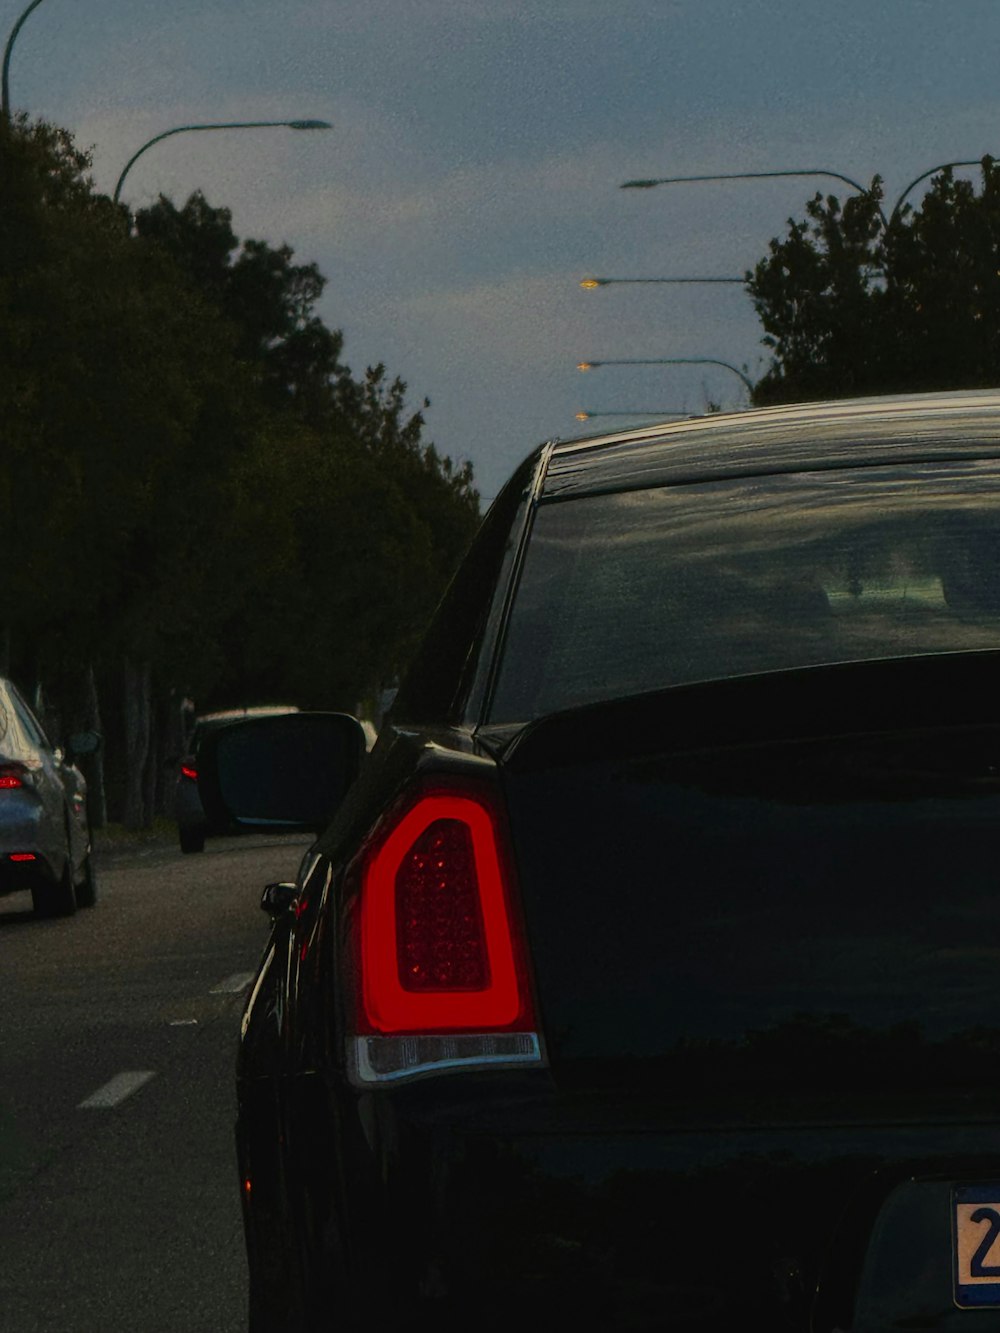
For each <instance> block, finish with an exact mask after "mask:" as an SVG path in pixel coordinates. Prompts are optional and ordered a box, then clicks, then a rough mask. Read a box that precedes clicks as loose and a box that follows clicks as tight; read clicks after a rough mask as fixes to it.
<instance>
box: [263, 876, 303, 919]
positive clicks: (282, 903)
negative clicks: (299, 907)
mask: <svg viewBox="0 0 1000 1333" xmlns="http://www.w3.org/2000/svg"><path fill="white" fill-rule="evenodd" d="M297 893H298V885H296V884H268V885H267V887H266V888H265V889H264V892H263V893H262V894H261V896H260V905H261V908H262V909H263V910H264V911H265V912H266V913H267V914H268V916H269V917H270V918H271V920H272V921H275V920H277V918H278V917H279V916H284V915H285V913H286V912H287V911H288V910H289V909H290V908H291V906H292V903H294V902H295V895H296V894H297Z"/></svg>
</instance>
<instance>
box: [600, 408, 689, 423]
mask: <svg viewBox="0 0 1000 1333" xmlns="http://www.w3.org/2000/svg"><path fill="white" fill-rule="evenodd" d="M696 415H697V413H695V412H688V411H686V410H684V409H682V408H679V407H657V408H652V409H651V410H650V411H648V412H639V411H636V412H575V413H574V416H575V417H576V419H577V421H589V420H590V418H591V417H691V416H696Z"/></svg>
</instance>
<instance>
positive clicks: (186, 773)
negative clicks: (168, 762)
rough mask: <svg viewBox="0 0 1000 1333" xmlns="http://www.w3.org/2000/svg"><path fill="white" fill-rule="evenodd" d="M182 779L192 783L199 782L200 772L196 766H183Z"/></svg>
mask: <svg viewBox="0 0 1000 1333" xmlns="http://www.w3.org/2000/svg"><path fill="white" fill-rule="evenodd" d="M181 777H182V778H188V779H189V780H190V781H191V782H197V781H198V770H197V768H195V766H194V764H181Z"/></svg>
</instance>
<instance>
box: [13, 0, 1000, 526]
mask: <svg viewBox="0 0 1000 1333" xmlns="http://www.w3.org/2000/svg"><path fill="white" fill-rule="evenodd" d="M23 7H24V5H23V3H22V0H14V2H13V3H11V0H0V41H5V40H6V35H7V34H8V33H9V32H10V30H11V29H12V27H13V25H14V23H15V22H16V21H17V18H18V15H19V14H20V13H21V12H22V10H23ZM998 67H1000V4H998V3H997V0H877V3H873V2H872V0H794V2H793V0H742V2H740V3H737V2H736V0H603V2H602V3H597V2H596V0H535V3H529V2H528V0H322V2H320V0H269V2H268V3H262V0H42V3H41V4H40V5H39V6H38V8H37V9H36V10H35V11H34V12H32V13H31V14H30V16H29V17H28V18H27V20H26V22H25V24H24V26H23V28H22V29H21V32H20V34H19V36H18V38H17V41H16V43H15V46H14V48H13V52H12V56H11V63H10V87H11V101H12V105H13V107H14V108H15V109H21V110H26V111H28V112H29V113H30V114H31V115H33V116H41V117H44V118H45V119H48V120H52V121H55V122H56V123H58V124H60V125H63V126H65V127H67V128H68V129H69V130H71V132H72V133H73V135H74V136H75V138H76V141H77V143H78V145H79V146H81V147H84V148H88V149H91V150H92V153H93V175H94V179H95V181H96V184H97V186H98V187H99V188H100V189H102V190H105V191H107V192H108V193H110V192H111V191H112V190H113V189H114V186H115V182H116V180H117V178H118V175H119V173H120V171H121V170H122V168H123V166H124V165H125V163H126V162H127V161H128V159H129V158H130V157H131V155H132V154H133V153H134V152H135V151H136V150H137V149H138V148H139V147H141V146H142V144H143V143H145V142H146V140H148V139H150V138H152V137H153V136H154V135H156V134H160V133H162V132H163V131H164V130H167V129H171V128H173V127H175V126H179V125H189V124H196V123H211V122H218V121H235V120H240V121H243V120H275V119H297V118H304V117H315V118H319V119H324V120H328V121H330V122H332V124H333V127H334V128H333V129H332V130H331V131H329V132H315V133H294V132H292V131H288V130H284V129H270V130H241V131H227V132H223V131H219V132H213V133H206V134H179V135H175V136H172V137H171V138H170V139H168V140H166V141H165V142H164V143H161V144H158V145H156V146H155V147H153V148H151V149H150V150H149V151H148V153H145V154H144V155H143V156H142V157H141V158H140V160H139V161H138V162H137V163H136V164H135V166H134V167H133V168H132V170H131V171H130V172H129V175H128V177H127V179H126V181H125V184H124V187H123V190H122V198H123V200H124V201H125V202H127V203H128V204H130V205H132V206H133V207H142V206H144V205H146V204H148V203H150V202H151V201H153V200H154V199H155V198H156V197H157V195H158V194H160V193H161V192H162V193H164V194H167V195H169V196H171V197H172V198H173V199H174V200H175V201H177V202H178V203H183V201H184V200H185V199H186V198H187V196H188V195H189V194H190V193H191V192H192V191H194V190H196V189H200V190H202V191H203V192H204V193H205V195H206V196H207V198H208V199H209V201H210V202H211V203H212V204H214V205H224V206H226V207H228V208H230V209H231V210H232V214H233V225H234V228H235V230H236V232H237V234H238V235H240V236H241V237H258V238H261V239H264V240H267V241H269V242H271V243H272V244H281V243H287V244H289V245H290V246H291V247H292V248H293V250H294V251H295V255H296V258H297V259H298V260H299V261H301V262H313V261H314V262H316V263H317V264H318V265H319V268H320V270H321V271H322V273H323V274H324V275H325V276H326V278H327V287H326V290H325V292H324V296H323V298H322V302H321V305H320V307H319V314H320V315H321V316H322V317H323V319H324V320H325V322H326V323H327V324H328V325H329V326H330V327H333V328H339V329H342V330H343V332H344V336H345V349H344V359H345V360H346V362H347V363H348V364H349V365H350V366H351V368H352V370H353V371H354V373H355V374H360V373H361V372H362V371H363V370H364V368H365V366H366V365H369V364H374V363H377V362H384V363H385V365H386V367H387V368H388V370H389V372H390V373H391V374H392V375H399V376H400V377H401V378H402V379H404V380H405V381H406V383H407V385H408V401H409V403H410V405H411V406H412V407H413V409H414V410H416V409H417V408H419V407H420V405H421V403H422V401H423V399H424V398H425V397H426V398H428V399H430V407H429V408H428V409H427V410H426V413H425V417H426V422H427V426H426V431H425V439H426V440H428V441H431V440H433V441H434V443H435V444H436V445H437V447H438V449H439V450H440V451H441V452H443V453H445V454H448V455H450V456H451V457H452V458H453V459H454V460H456V461H457V462H464V461H466V460H470V461H471V462H472V464H473V469H474V475H475V479H476V484H477V486H478V488H479V490H480V492H481V494H482V495H483V498H484V500H488V499H490V498H491V497H492V496H493V495H494V494H495V492H496V491H497V489H498V488H499V487H500V486H501V485H502V483H503V481H504V480H505V479H506V478H507V476H508V475H509V474H510V473H511V471H512V470H513V469H514V467H515V466H516V465H517V463H518V462H519V461H520V459H521V458H523V457H524V456H525V455H526V454H527V453H528V452H529V451H530V450H531V449H532V448H533V447H534V446H535V445H536V444H538V443H539V442H541V441H542V440H544V439H549V438H552V437H556V436H558V437H562V438H568V437H573V436H576V435H579V434H581V433H592V432H593V431H594V430H597V429H601V430H603V429H617V428H624V427H626V426H629V425H633V424H636V423H637V422H639V421H640V420H642V419H643V418H642V417H641V416H638V415H636V416H632V415H627V414H629V413H633V412H634V413H643V412H646V413H652V414H659V413H667V412H698V411H703V410H704V409H705V407H706V405H707V403H708V402H709V401H711V402H713V403H719V404H720V405H721V406H723V407H725V408H737V407H740V406H743V405H745V403H746V391H745V389H744V386H743V384H742V382H741V379H740V378H739V376H738V375H735V374H733V373H732V372H731V371H728V370H726V369H724V368H722V367H713V366H705V365H694V366H664V365H656V366H644V367H641V366H606V367H603V368H599V369H596V370H593V371H590V372H587V373H585V374H581V373H580V372H579V371H578V370H577V369H576V366H577V363H578V362H580V361H595V360H606V361H614V360H657V359H665V358H671V357H684V358H712V359H716V360H721V361H726V362H729V363H731V364H733V365H735V366H736V367H737V368H738V369H741V370H744V372H745V373H746V374H747V375H748V376H749V378H750V379H751V380H753V379H756V378H757V377H758V376H759V375H760V374H761V373H762V372H763V370H764V369H765V368H766V366H767V364H768V354H767V349H766V348H765V347H763V346H762V345H761V341H760V340H761V336H762V330H761V328H760V325H759V323H758V321H757V318H756V316H755V314H754V311H753V308H752V305H751V302H750V299H749V297H748V296H747V294H746V292H745V291H744V290H743V288H742V287H741V286H740V285H738V284H730V285H724V284H718V285H697V284H692V285H677V286H671V285H667V284H641V283H640V284H632V283H623V284H620V285H609V286H605V287H602V288H599V289H598V290H596V291H584V290H582V289H581V288H580V286H579V283H580V280H581V279H582V278H584V277H587V276H610V277H664V276H668V277H670V276H674V277H680V276H708V275H717V276H739V275H742V274H743V273H744V272H745V271H746V270H747V269H748V268H751V267H752V266H753V265H754V264H755V263H756V262H757V260H758V259H760V258H761V257H762V256H763V255H764V254H765V253H766V251H767V245H768V242H769V240H770V239H771V238H772V237H774V236H779V235H782V234H783V233H784V231H785V228H786V225H787V221H788V219H789V218H790V217H792V216H795V217H800V216H801V215H802V212H803V206H804V203H805V201H806V199H807V198H808V197H809V196H810V195H811V194H812V193H813V192H814V191H815V190H816V189H820V188H822V189H823V190H824V191H825V192H828V191H832V192H833V193H838V194H839V196H840V197H841V198H843V197H844V195H845V193H846V187H843V186H840V185H839V184H837V183H836V182H833V181H829V180H824V179H821V178H817V179H815V180H800V179H784V180H770V179H769V180H763V181H731V182H717V183H696V184H686V185H675V186H668V187H660V188H658V189H654V190H621V189H620V188H619V186H620V185H621V183H622V182H623V181H626V180H629V179H635V178H645V177H657V176H672V175H695V174H708V173H726V172H752V171H774V170H800V169H825V170H830V171H837V172H840V173H842V174H844V175H847V176H850V177H852V178H853V179H855V180H857V181H859V182H861V183H867V182H868V181H870V179H871V177H872V176H873V175H874V174H875V173H876V172H878V173H880V174H881V175H882V177H883V178H884V180H885V183H886V195H887V198H888V200H889V201H890V203H891V201H893V200H894V199H895V198H896V197H897V196H898V195H899V194H900V193H901V192H902V190H903V189H904V188H905V187H906V186H907V185H908V184H909V182H910V181H911V180H912V179H913V178H914V177H915V176H917V175H919V174H920V173H921V172H923V171H925V170H927V169H928V168H930V167H933V166H936V165H937V164H939V163H943V162H948V161H955V160H962V159H978V158H980V157H981V156H982V155H983V154H984V153H987V152H990V153H994V154H998V155H1000V81H998V78H997V69H998ZM965 174H971V175H975V173H974V172H973V173H965ZM915 197H916V198H919V194H918V195H917V196H915ZM579 410H590V411H592V412H593V413H595V414H598V413H601V414H607V415H601V416H598V415H595V416H594V417H593V418H592V420H591V421H590V422H589V423H587V424H586V425H581V423H580V422H578V421H577V420H576V419H575V414H576V412H577V411H579ZM618 414H622V415H618Z"/></svg>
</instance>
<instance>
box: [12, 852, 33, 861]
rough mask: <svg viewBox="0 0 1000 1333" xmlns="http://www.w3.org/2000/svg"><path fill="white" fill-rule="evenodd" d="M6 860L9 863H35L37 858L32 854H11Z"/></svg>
mask: <svg viewBox="0 0 1000 1333" xmlns="http://www.w3.org/2000/svg"><path fill="white" fill-rule="evenodd" d="M7 859H8V860H10V861H37V860H38V857H37V856H36V855H35V853H34V852H11V853H10V856H9V857H8V858H7Z"/></svg>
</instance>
